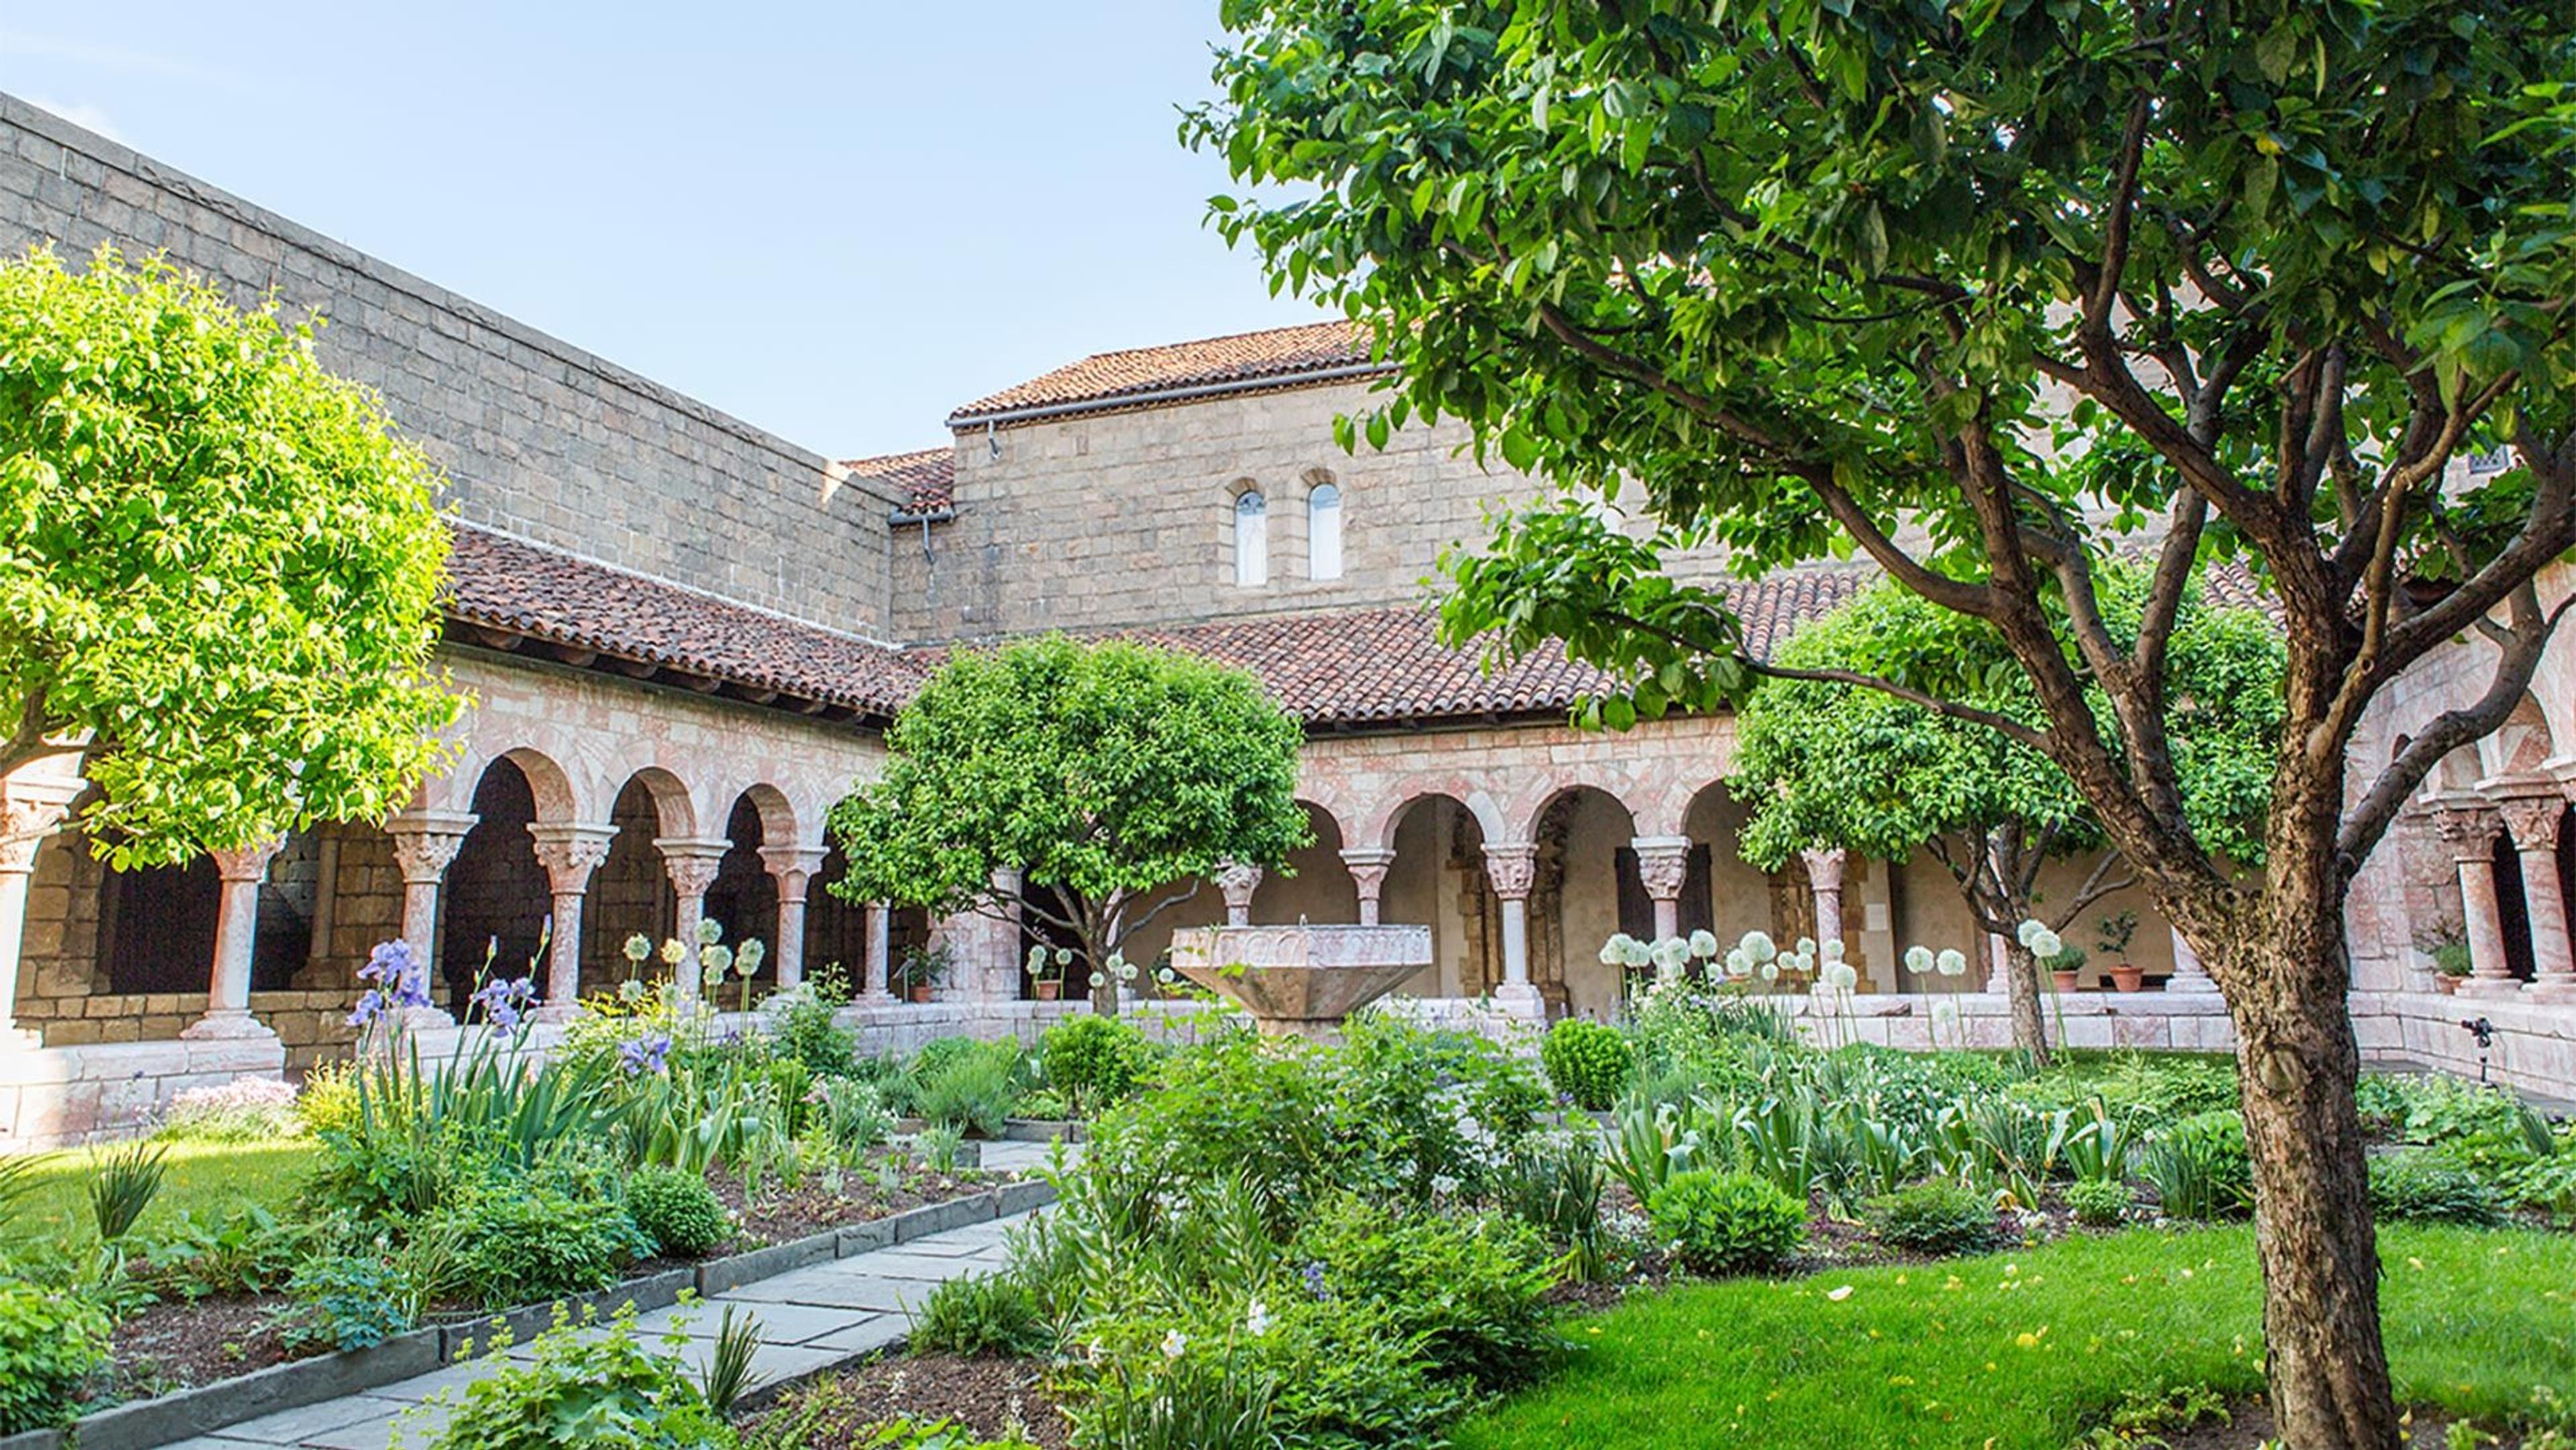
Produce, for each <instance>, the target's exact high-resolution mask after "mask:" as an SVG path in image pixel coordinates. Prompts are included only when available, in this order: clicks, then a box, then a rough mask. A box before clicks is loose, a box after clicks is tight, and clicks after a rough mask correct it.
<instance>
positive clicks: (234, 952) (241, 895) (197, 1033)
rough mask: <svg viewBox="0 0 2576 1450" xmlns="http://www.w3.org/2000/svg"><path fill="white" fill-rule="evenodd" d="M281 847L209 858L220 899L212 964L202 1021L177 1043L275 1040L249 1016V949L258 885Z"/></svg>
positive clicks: (274, 844)
mask: <svg viewBox="0 0 2576 1450" xmlns="http://www.w3.org/2000/svg"><path fill="white" fill-rule="evenodd" d="M282 844H283V843H282V842H279V841H266V842H263V843H261V844H259V845H256V846H244V847H242V848H240V849H238V850H229V851H215V852H210V853H209V854H211V855H212V856H213V857H214V858H215V874H216V875H217V876H218V877H220V878H222V880H223V894H222V895H221V896H220V897H218V898H217V899H216V907H215V960H214V970H213V972H212V974H211V979H210V980H209V982H208V983H207V987H206V1015H205V1016H203V1017H200V1018H198V1019H197V1020H196V1021H195V1022H193V1023H191V1024H189V1026H188V1027H187V1029H186V1030H185V1031H183V1032H181V1033H180V1034H179V1035H180V1036H181V1037H185V1038H188V1039H190V1040H192V1041H201V1040H204V1039H207V1038H243V1037H275V1036H276V1035H277V1034H276V1033H273V1032H271V1031H269V1030H268V1028H267V1027H266V1026H264V1025H262V1024H261V1022H260V1021H259V1019H258V1018H256V1017H253V1016H251V1015H250V968H251V949H252V948H253V947H254V946H256V945H257V944H258V941H259V883H260V881H261V880H262V879H263V878H265V877H266V876H267V875H268V863H269V862H270V861H271V860H273V859H275V858H276V856H277V848H278V847H279V846H280V845H282Z"/></svg>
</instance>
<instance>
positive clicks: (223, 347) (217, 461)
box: [0, 250, 461, 867]
mask: <svg viewBox="0 0 2576 1450" xmlns="http://www.w3.org/2000/svg"><path fill="white" fill-rule="evenodd" d="M313 335H314V334H313V328H312V327H311V326H310V325H305V324H289V323H287V322H285V321H283V320H282V319H281V318H280V316H279V314H278V309H277V305H276V303H275V301H274V300H271V301H270V302H269V303H268V304H266V305H265V306H263V307H261V308H260V309H259V310H257V311H254V312H249V313H244V312H241V311H239V310H237V309H235V308H234V307H233V306H232V305H231V304H230V303H228V302H226V301H225V300H224V298H223V296H222V295H221V294H220V293H218V292H217V291H215V290H214V289H213V288H211V287H209V286H207V285H205V284H204V283H203V282H201V281H199V280H197V279H196V278H195V277H193V276H188V275H183V274H181V273H180V272H178V271H176V270H175V269H173V268H172V267H170V266H169V265H168V264H166V263H164V262H162V261H160V260H158V259H155V260H151V261H147V262H143V263H139V264H134V265H129V264H127V263H126V261H125V260H124V259H123V258H121V257H119V256H118V255H117V254H116V253H115V252H113V251H102V252H100V253H99V254H98V256H97V257H96V258H94V259H93V260H92V262H91V263H90V266H89V269H88V270H87V271H86V272H84V273H81V274H78V275H74V274H72V273H69V272H67V271H65V270H64V268H63V266H62V264H61V263H60V262H59V261H58V260H57V259H56V258H55V257H54V255H53V254H52V253H50V252H47V251H41V250H39V251H36V252H33V253H31V254H30V255H28V256H27V257H25V258H23V259H20V260H17V261H12V262H7V263H5V264H0V502H5V509H6V513H5V517H0V712H5V713H0V728H5V729H6V732H7V734H6V739H5V741H0V774H5V773H7V772H12V771H16V770H19V769H21V768H23V767H25V766H28V765H32V764H34V763H35V762H37V761H40V760H44V759H46V758H48V757H54V756H67V755H77V756H78V757H80V769H81V772H82V774H84V775H85V776H87V777H88V779H89V780H90V781H91V782H92V783H93V784H94V785H95V786H96V787H97V792H96V794H95V796H94V797H93V803H92V804H91V805H89V806H88V807H87V808H86V809H85V811H84V813H83V815H82V817H81V825H82V826H83V828H84V829H85V830H86V831H87V832H88V833H89V834H90V836H91V839H92V840H93V841H94V842H95V843H97V845H98V847H99V848H100V849H101V850H102V851H104V852H105V853H106V855H107V856H108V857H109V859H110V860H111V861H112V862H114V863H115V864H116V865H117V866H119V867H125V866H131V865H136V864H141V863H149V862H167V861H178V860H184V859H186V858H188V857H190V856H192V855H194V854H196V853H197V852H198V851H199V850H201V849H222V848H231V847H239V846H246V845H250V844H253V843H255V842H258V841H263V840H271V839H275V838H276V837H278V836H281V835H284V834H285V833H286V832H288V831H290V830H295V829H298V828H301V827H304V826H307V825H310V824H311V823H312V822H314V821H317V820H351V819H378V818H381V817H383V816H384V815H385V813H386V812H388V811H390V810H392V809H394V808H395V807H397V806H399V805H401V804H402V803H403V802H404V801H405V800H406V799H408V798H409V796H410V795H411V792H412V789H413V787H414V786H416V785H417V784H418V783H419V781H420V778H421V776H422V775H423V774H424V773H425V772H427V771H428V770H429V769H430V768H431V767H432V766H433V765H435V764H436V763H437V762H438V761H439V760H441V759H442V758H443V757H444V754H445V750H446V747H445V746H444V745H443V743H442V742H441V741H440V740H439V738H438V736H437V732H438V731H439V730H440V729H441V728H443V727H444V726H446V725H447V724H449V723H450V722H451V721H453V720H454V719H455V718H456V713H457V711H458V709H459V708H460V707H461V702H460V701H459V700H458V699H456V698H455V697H454V696H452V695H450V694H449V693H448V692H447V691H446V689H445V688H444V680H443V677H442V676H441V675H440V674H439V672H438V671H437V670H436V669H435V668H434V667H433V665H432V664H431V661H430V652H431V649H432V647H433V646H434V645H435V644H436V642H437V639H438V628H439V616H438V589H439V581H440V578H441V576H442V574H443V572H444V569H445V566H446V559H447V530H446V526H445V525H444V524H443V523H442V522H441V521H440V519H439V517H438V514H437V512H436V510H435V508H434V507H433V495H434V491H435V489H436V488H437V486H438V478H437V475H436V473H435V471H434V470H433V469H432V468H431V467H430V465H429V463H428V461H427V460H426V459H424V458H423V457H422V456H421V455H420V453H419V452H418V451H417V450H415V449H413V448H412V447H411V446H410V445H408V444H406V443H404V442H403V441H402V440H400V439H399V438H398V437H396V436H395V433H394V430H393V425H392V423H391V422H390V421H389V420H388V419H387V417H386V415H385V411H384V407H383V405H382V403H381V402H379V401H378V399H377V398H376V397H375V395H374V394H372V393H370V392H368V391H367V390H366V389H363V388H361V387H358V386H357V385H355V384H353V383H349V382H345V381H342V380H340V379H338V378H335V377H332V376H331V375H330V374H329V373H327V372H325V371H323V369H322V367H321V366H320V364H318V363H316V362H315V361H314V360H313V356H312V352H311V346H312V340H313Z"/></svg>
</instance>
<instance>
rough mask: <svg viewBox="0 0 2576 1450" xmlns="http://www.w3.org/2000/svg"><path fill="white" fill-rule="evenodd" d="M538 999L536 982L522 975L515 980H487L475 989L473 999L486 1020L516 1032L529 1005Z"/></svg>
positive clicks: (504, 1029)
mask: <svg viewBox="0 0 2576 1450" xmlns="http://www.w3.org/2000/svg"><path fill="white" fill-rule="evenodd" d="M536 999H537V986H536V983H535V982H533V981H531V980H529V979H528V978H526V977H520V978H518V979H516V980H514V981H501V980H498V979H495V980H493V981H489V982H486V983H484V984H483V985H482V986H481V987H480V988H478V989H477V990H476V991H475V993H474V996H473V999H472V1000H473V1002H474V1005H476V1006H477V1007H480V1008H482V1009H483V1017H484V1020H486V1021H488V1022H490V1023H491V1024H492V1025H493V1026H495V1027H498V1028H500V1029H501V1030H502V1031H504V1032H515V1031H517V1030H518V1027H519V1023H520V1021H521V1020H522V1019H523V1018H524V1017H525V1016H526V1015H527V1009H528V1005H529V1004H530V1003H532V1002H534V1001H536Z"/></svg>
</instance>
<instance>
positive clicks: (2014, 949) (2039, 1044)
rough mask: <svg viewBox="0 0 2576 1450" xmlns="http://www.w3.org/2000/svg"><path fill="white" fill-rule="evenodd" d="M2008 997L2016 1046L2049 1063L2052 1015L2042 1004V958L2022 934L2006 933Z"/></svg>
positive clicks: (2005, 953)
mask: <svg viewBox="0 0 2576 1450" xmlns="http://www.w3.org/2000/svg"><path fill="white" fill-rule="evenodd" d="M2004 1001H2005V1003H2006V1005H2008V1006H2009V1007H2010V1008H2011V1009H2012V1029H2013V1046H2014V1047H2016V1048H2018V1049H2020V1050H2021V1051H2023V1052H2025V1053H2028V1054H2029V1055H2030V1060H2031V1061H2032V1062H2035V1063H2037V1064H2038V1065H2040V1066H2041V1067H2046V1066H2048V1064H2049V1059H2050V1054H2049V1050H2048V1019H2047V1017H2046V1015H2045V1014H2044V1013H2043V1012H2042V1011H2041V1007H2040V986H2039V958H2037V957H2035V956H2032V955H2031V954H2030V948H2028V947H2026V946H2023V945H2022V944H2021V938H2020V937H2019V936H2018V935H2013V934H2007V935H2006V936H2005V937H2004Z"/></svg>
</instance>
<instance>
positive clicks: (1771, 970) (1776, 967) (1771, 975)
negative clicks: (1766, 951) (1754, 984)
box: [1762, 958, 1780, 982]
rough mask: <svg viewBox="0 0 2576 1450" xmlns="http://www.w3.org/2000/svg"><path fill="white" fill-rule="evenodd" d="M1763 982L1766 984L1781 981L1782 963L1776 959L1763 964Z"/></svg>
mask: <svg viewBox="0 0 2576 1450" xmlns="http://www.w3.org/2000/svg"><path fill="white" fill-rule="evenodd" d="M1762 980H1764V981H1766V982H1776V981H1778V980H1780V963H1779V961H1778V960H1777V959H1776V958H1775V959H1773V960H1771V961H1767V962H1764V963H1763V964H1762Z"/></svg>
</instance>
